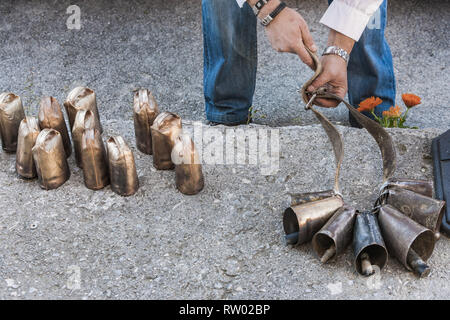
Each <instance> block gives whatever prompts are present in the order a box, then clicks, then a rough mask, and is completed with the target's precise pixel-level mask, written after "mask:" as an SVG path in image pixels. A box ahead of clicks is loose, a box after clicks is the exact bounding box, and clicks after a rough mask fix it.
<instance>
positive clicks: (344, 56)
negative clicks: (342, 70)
mask: <svg viewBox="0 0 450 320" xmlns="http://www.w3.org/2000/svg"><path fill="white" fill-rule="evenodd" d="M330 54H334V55H337V56H339V57H341V58H342V59H344V60H345V62H347V63H348V61H349V60H350V55H349V54H348V52H347V51H345V50H344V49H342V48H339V47H338V46H329V47H327V48H325V51H324V52H323V54H322V55H323V56H326V55H330Z"/></svg>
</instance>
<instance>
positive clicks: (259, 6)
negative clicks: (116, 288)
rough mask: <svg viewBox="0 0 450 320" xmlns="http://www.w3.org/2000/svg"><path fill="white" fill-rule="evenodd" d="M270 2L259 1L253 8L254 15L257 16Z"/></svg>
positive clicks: (266, 0)
mask: <svg viewBox="0 0 450 320" xmlns="http://www.w3.org/2000/svg"><path fill="white" fill-rule="evenodd" d="M269 1H270V0H259V1H258V2H257V3H255V6H254V7H253V8H252V9H253V13H254V14H255V16H257V15H258V14H259V11H261V9H262V8H263V7H264V6H265V5H266V4H267V3H268V2H269Z"/></svg>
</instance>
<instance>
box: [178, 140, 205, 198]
mask: <svg viewBox="0 0 450 320" xmlns="http://www.w3.org/2000/svg"><path fill="white" fill-rule="evenodd" d="M172 162H173V163H174V164H175V175H176V184H177V188H178V190H179V191H180V192H181V193H183V194H187V195H195V194H197V193H199V192H200V191H202V190H203V187H204V185H205V181H204V177H203V171H202V165H201V163H200V156H199V154H198V152H197V150H196V149H195V145H194V142H193V141H192V139H191V137H190V136H189V135H188V134H180V135H179V136H178V137H177V138H176V142H175V146H174V148H173V150H172Z"/></svg>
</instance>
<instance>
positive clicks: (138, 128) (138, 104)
mask: <svg viewBox="0 0 450 320" xmlns="http://www.w3.org/2000/svg"><path fill="white" fill-rule="evenodd" d="M158 114H159V108H158V104H157V103H156V100H155V98H154V97H153V95H152V93H151V92H150V91H149V90H147V89H141V90H138V91H136V92H135V94H134V108H133V118H134V132H135V135H136V146H137V148H138V150H139V151H141V152H143V153H145V154H153V148H152V129H151V127H152V125H153V122H154V121H155V119H156V117H157V116H158Z"/></svg>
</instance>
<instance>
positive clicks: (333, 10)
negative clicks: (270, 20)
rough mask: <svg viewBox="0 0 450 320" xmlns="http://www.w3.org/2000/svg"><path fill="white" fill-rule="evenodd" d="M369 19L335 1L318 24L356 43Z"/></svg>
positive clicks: (362, 13)
mask: <svg viewBox="0 0 450 320" xmlns="http://www.w3.org/2000/svg"><path fill="white" fill-rule="evenodd" d="M238 1H239V0H238ZM370 18H371V15H368V14H367V13H365V12H363V11H361V10H358V9H357V8H355V7H351V6H349V5H347V4H345V3H344V2H341V1H336V0H335V1H333V2H332V3H331V5H330V6H329V7H328V10H327V11H326V12H325V14H324V15H323V17H322V19H320V23H322V24H324V25H326V26H327V27H329V28H331V29H333V30H336V31H337V32H340V33H342V34H344V35H346V36H347V37H350V38H352V39H353V40H355V41H358V40H359V38H361V35H362V33H363V32H364V29H365V28H366V26H367V24H368V23H369V20H370Z"/></svg>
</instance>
